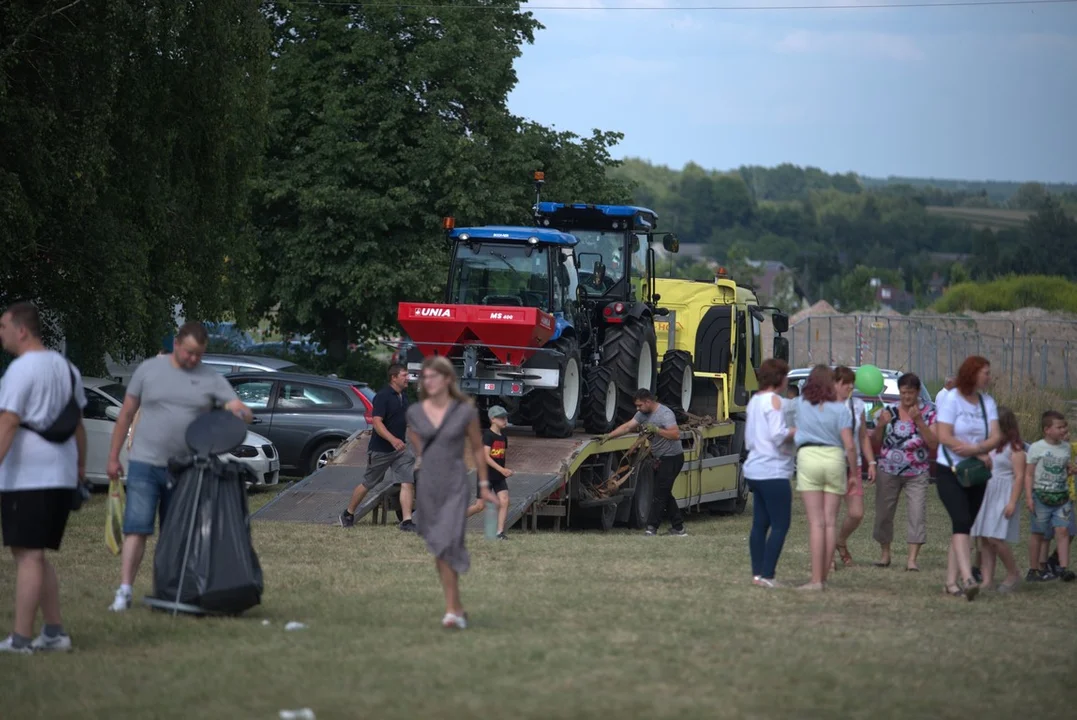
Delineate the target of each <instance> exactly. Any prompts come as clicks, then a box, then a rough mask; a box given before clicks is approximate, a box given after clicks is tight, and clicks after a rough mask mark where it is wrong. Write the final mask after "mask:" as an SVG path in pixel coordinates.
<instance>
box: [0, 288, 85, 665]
mask: <svg viewBox="0 0 1077 720" xmlns="http://www.w3.org/2000/svg"><path fill="white" fill-rule="evenodd" d="M0 343H2V344H3V348H4V350H6V351H8V352H9V353H11V354H12V355H15V356H16V359H15V361H14V362H13V363H11V365H10V366H9V367H8V369H7V372H6V373H4V376H3V378H0V524H2V525H3V540H4V545H5V546H6V547H9V548H11V554H12V556H13V557H14V558H15V566H16V575H15V627H14V630H13V632H12V633H11V635H9V636H8V637H7V639H6V640H4V641H3V642H0V652H9V653H12V652H13V653H23V654H29V653H31V652H33V651H35V650H39V651H41V650H70V649H71V638H70V637H69V636H68V635H67V633H65V632H64V628H63V623H62V621H61V619H60V583H59V580H58V579H57V577H56V570H55V568H53V566H52V563H50V562H49V561H48V558H46V557H45V550H46V549H48V550H54V551H55V550H59V549H60V542H61V541H62V540H63V537H64V529H65V527H66V526H67V516H68V514H69V513H70V511H71V503H72V499H73V495H74V490H75V489H76V488H77V486H78V483H79V482H80V481H82V480H83V476H84V475H85V469H86V468H85V463H86V431H85V429H84V428H83V426H82V408H84V407H85V406H86V394H85V390H84V389H83V387H82V377H81V375H80V374H79V371H78V370H76V369H75V367H74V366H73V365H71V364H70V363H69V362H67V360H66V359H65V358H64V357H63V356H62V355H60V353H58V352H55V351H53V350H48V349H46V348H45V346H44V345H43V344H42V342H41V319H40V316H39V314H38V311H37V308H35V307H34V306H33V305H31V304H30V303H17V304H15V305H12V306H11V307H10V308H8V310H7V311H6V312H4V314H3V315H0ZM46 436H48V439H46ZM38 608H40V609H41V614H42V615H43V616H44V619H45V627H44V628H43V630H42V632H41V634H40V635H39V636H38V637H37V639H34V640H31V637H32V634H33V626H34V618H35V616H36V615H37V611H38Z"/></svg>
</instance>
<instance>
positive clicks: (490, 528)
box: [482, 501, 497, 540]
mask: <svg viewBox="0 0 1077 720" xmlns="http://www.w3.org/2000/svg"><path fill="white" fill-rule="evenodd" d="M482 519H483V522H484V529H485V532H486V539H487V540H494V539H496V538H497V506H496V505H494V503H492V502H489V501H487V503H486V507H485V509H483V511H482Z"/></svg>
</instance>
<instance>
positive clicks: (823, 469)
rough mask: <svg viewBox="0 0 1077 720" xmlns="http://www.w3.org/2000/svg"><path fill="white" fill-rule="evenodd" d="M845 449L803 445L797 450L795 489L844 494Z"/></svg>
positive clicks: (845, 473)
mask: <svg viewBox="0 0 1077 720" xmlns="http://www.w3.org/2000/svg"><path fill="white" fill-rule="evenodd" d="M847 467H848V465H846V463H845V450H844V449H843V448H840V447H831V446H805V447H801V448H800V449H799V450H797V490H798V491H799V492H827V493H832V494H834V495H844V494H845V492H846V490H847V489H848V488H847V487H846V485H847V483H848V478H849V473H848V471H847V469H846V468H847Z"/></svg>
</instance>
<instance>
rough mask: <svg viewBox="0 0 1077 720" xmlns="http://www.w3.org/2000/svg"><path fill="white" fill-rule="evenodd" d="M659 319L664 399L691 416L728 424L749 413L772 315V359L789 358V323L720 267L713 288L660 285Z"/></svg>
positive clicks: (698, 284) (667, 281) (695, 283)
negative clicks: (767, 322)
mask: <svg viewBox="0 0 1077 720" xmlns="http://www.w3.org/2000/svg"><path fill="white" fill-rule="evenodd" d="M655 294H656V304H658V305H659V306H660V310H659V311H658V314H657V317H656V318H655V335H656V341H657V343H656V344H657V349H658V356H659V357H661V358H662V361H661V363H660V366H659V371H658V388H657V390H658V392H657V394H658V397H659V400H660V401H662V402H664V403H666V404H668V405H670V406H671V407H673V408H674V409H675V410H681V411H685V412H687V413H689V414H691V415H696V416H709V417H711V418H712V419H714V420H726V419H729V418H731V417H734V416H736V415H737V414H739V413H743V412H744V409H745V406H747V404H748V400H749V398H750V397H751V394H752V393H753V392H754V391H755V390H757V389H758V388H759V384H758V382H757V380H756V375H755V369H756V368H758V367H759V365H760V363H761V362H762V361H763V359H764V357H765V356H764V354H763V353H764V349H763V324H764V322H765V320H766V314H768V313H769V314H770V315H771V317H772V322H773V325H774V330H775V332H776V333H777V334H778V335H777V337H775V338H774V347H773V356H774V357H781V358H783V359H788V354H789V342H788V340H786V339H785V338H784V337H781V333H784V332H786V331H788V329H789V317H788V316H787V315H786V314H785V313H783V312H781V311H780V310H778V309H777V308H772V307H765V306H761V305H760V304H759V301H758V299H757V298H756V295H755V293H754V292H752V290H750V289H748V288H745V287H742V286H740V285H737V283H736V282H735V281H733V280H731V279H729V277H728V276H727V274H726V271H725V269H724V268H720V269H719V270H718V272H717V273H716V275H715V279H714V281H713V282H707V281H695V280H679V279H656V280H655Z"/></svg>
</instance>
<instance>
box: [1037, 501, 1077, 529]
mask: <svg viewBox="0 0 1077 720" xmlns="http://www.w3.org/2000/svg"><path fill="white" fill-rule="evenodd" d="M1032 506H1033V508H1034V509H1033V512H1032V528H1031V529H1030V530H1029V532H1031V533H1033V534H1034V535H1045V536H1048V537H1051V536H1053V535H1054V534H1055V528H1069V526H1070V521H1071V519H1072V518H1073V503H1071V502H1070V501H1068V500H1067V501H1066V502H1064V503H1063V504H1061V505H1058V506H1056V507H1051V506H1050V505H1045V504H1044V503H1043V502H1042V501H1041V500H1040V499H1039V498H1038V497H1036V495H1033V496H1032Z"/></svg>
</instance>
